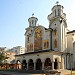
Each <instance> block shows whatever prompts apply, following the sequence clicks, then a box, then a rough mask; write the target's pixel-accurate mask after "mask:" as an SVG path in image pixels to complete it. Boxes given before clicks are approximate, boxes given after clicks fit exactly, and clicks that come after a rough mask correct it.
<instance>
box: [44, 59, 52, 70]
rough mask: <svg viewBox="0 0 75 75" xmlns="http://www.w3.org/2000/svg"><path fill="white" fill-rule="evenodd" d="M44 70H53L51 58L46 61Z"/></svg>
mask: <svg viewBox="0 0 75 75" xmlns="http://www.w3.org/2000/svg"><path fill="white" fill-rule="evenodd" d="M44 69H52V62H51V59H50V58H46V59H45V63H44Z"/></svg>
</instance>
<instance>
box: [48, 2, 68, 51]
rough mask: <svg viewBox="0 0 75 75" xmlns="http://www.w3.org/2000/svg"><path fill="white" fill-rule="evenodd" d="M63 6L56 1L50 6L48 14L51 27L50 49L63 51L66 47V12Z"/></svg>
mask: <svg viewBox="0 0 75 75" xmlns="http://www.w3.org/2000/svg"><path fill="white" fill-rule="evenodd" d="M63 8H64V7H63V6H62V5H59V2H56V5H54V6H53V8H52V13H51V14H49V15H48V17H47V18H48V21H49V28H52V30H53V31H52V49H53V50H56V51H57V50H59V51H64V50H65V49H66V47H65V45H66V38H65V36H66V28H67V23H66V14H65V13H64V12H63Z"/></svg>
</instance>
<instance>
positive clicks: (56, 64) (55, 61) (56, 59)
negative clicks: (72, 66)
mask: <svg viewBox="0 0 75 75" xmlns="http://www.w3.org/2000/svg"><path fill="white" fill-rule="evenodd" d="M58 62H59V58H55V60H54V69H58Z"/></svg>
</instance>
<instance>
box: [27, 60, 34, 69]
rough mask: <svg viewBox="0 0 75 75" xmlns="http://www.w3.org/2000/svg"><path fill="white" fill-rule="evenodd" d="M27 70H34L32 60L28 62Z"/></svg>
mask: <svg viewBox="0 0 75 75" xmlns="http://www.w3.org/2000/svg"><path fill="white" fill-rule="evenodd" d="M28 70H34V63H33V60H32V59H29V61H28Z"/></svg>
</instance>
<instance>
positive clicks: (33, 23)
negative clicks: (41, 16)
mask: <svg viewBox="0 0 75 75" xmlns="http://www.w3.org/2000/svg"><path fill="white" fill-rule="evenodd" d="M37 21H38V19H37V18H36V17H34V14H32V17H30V18H29V19H28V22H29V27H35V26H36V24H37Z"/></svg>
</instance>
